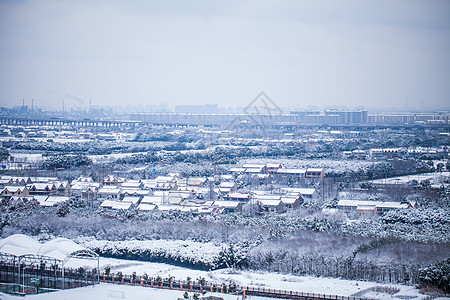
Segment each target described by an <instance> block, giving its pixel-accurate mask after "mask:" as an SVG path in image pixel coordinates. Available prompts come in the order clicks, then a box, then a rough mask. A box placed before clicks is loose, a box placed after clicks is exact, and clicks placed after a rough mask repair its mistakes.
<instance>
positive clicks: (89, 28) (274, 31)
mask: <svg viewBox="0 0 450 300" xmlns="http://www.w3.org/2000/svg"><path fill="white" fill-rule="evenodd" d="M0 82H1V83H0V105H1V106H13V105H21V104H22V99H25V104H28V105H31V99H32V98H33V99H35V104H37V105H38V106H41V107H43V106H44V105H45V106H46V107H47V108H49V107H50V106H52V105H53V106H54V107H58V108H59V107H61V105H62V101H63V100H64V101H65V103H66V104H68V105H72V106H77V105H78V106H83V105H87V104H88V103H89V99H92V103H93V105H114V104H118V105H124V104H130V105H138V104H142V105H151V104H158V103H160V102H170V103H171V104H172V105H176V104H205V103H218V104H220V105H222V106H245V105H246V104H247V103H249V102H251V101H252V100H253V98H254V97H255V96H256V95H257V94H258V93H259V92H260V91H265V92H266V93H267V94H268V95H269V96H270V97H271V98H272V99H273V101H274V102H276V103H277V104H278V105H279V106H297V107H307V106H308V105H319V106H322V105H347V106H366V107H380V106H381V107H406V103H407V102H408V104H409V106H410V107H421V106H428V107H449V106H450V1H448V0H442V1H433V0H431V1H430V0H423V1H416V0H405V1H396V0H387V1H382V0H373V1H360V0H357V1H335V0H332V1H321V0H314V1H294V0H292V1H283V0H273V1H263V0H255V1H212V0H204V1H202V0H198V1H181V0H180V1H130V0H127V1H115V0H98V1H96V0H93V1H91V0H89V1H88V0H86V1H83V0H81V1H72V0H70V1H65V0H35V1H34V0H32V1H26V0H25V1H21V0H8V1H4V0H0ZM407 99H408V100H407Z"/></svg>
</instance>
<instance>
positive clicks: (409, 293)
mask: <svg viewBox="0 0 450 300" xmlns="http://www.w3.org/2000/svg"><path fill="white" fill-rule="evenodd" d="M80 263H82V265H83V266H84V267H90V268H93V267H97V265H96V262H94V261H86V260H83V261H77V260H69V261H68V262H67V264H66V266H68V267H77V266H79V265H80ZM105 267H110V268H111V273H117V272H122V273H123V274H132V273H133V272H136V274H137V275H143V274H144V273H146V274H147V275H149V276H150V277H156V276H161V277H162V278H168V277H170V276H174V277H175V280H186V279H187V277H191V278H192V280H196V279H197V278H198V277H203V278H205V280H206V281H208V282H212V283H218V284H221V283H226V282H230V281H231V280H232V281H234V282H235V283H236V284H237V285H238V286H244V287H245V286H252V287H260V288H267V289H280V290H289V291H298V292H306V293H321V294H327V295H339V296H351V295H354V294H356V293H358V296H359V297H370V298H377V299H399V296H405V298H408V299H423V298H425V296H424V295H422V294H420V293H419V290H418V289H417V288H415V287H413V286H406V285H399V284H395V285H390V284H379V283H376V282H364V281H356V280H343V279H338V278H327V277H312V276H294V275H286V274H279V273H268V272H255V271H240V270H234V271H233V270H230V269H221V270H215V271H210V272H208V271H199V270H191V269H187V268H182V267H176V266H172V265H168V264H161V263H150V262H141V261H131V260H121V259H113V258H101V259H100V270H104V269H105ZM376 286H378V287H395V288H398V289H399V292H397V293H395V294H394V295H389V294H381V293H376V292H374V291H371V290H370V288H374V287H376ZM369 295H370V296H369ZM231 299H235V298H231ZM257 299H262V298H257Z"/></svg>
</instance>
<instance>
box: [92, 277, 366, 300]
mask: <svg viewBox="0 0 450 300" xmlns="http://www.w3.org/2000/svg"><path fill="white" fill-rule="evenodd" d="M100 281H101V282H106V283H113V284H124V285H135V286H143V287H151V288H159V289H170V290H179V291H185V292H198V293H203V292H217V293H225V294H235V295H242V297H243V298H245V297H246V296H249V295H252V296H263V297H271V298H280V299H302V300H325V299H335V300H369V298H361V297H346V296H338V295H325V294H318V293H304V292H297V291H287V290H279V289H266V288H258V287H243V286H238V285H235V284H228V285H226V284H214V283H210V282H206V281H203V280H200V281H198V280H197V281H195V280H194V281H182V280H171V279H170V278H164V279H162V278H159V277H157V278H153V277H147V276H145V277H144V276H138V275H123V274H120V273H119V274H115V275H111V274H108V275H106V274H105V273H103V274H101V275H100Z"/></svg>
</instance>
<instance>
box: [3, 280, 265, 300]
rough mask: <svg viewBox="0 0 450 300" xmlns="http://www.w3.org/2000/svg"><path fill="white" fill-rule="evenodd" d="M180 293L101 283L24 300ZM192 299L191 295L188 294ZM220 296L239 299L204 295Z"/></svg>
mask: <svg viewBox="0 0 450 300" xmlns="http://www.w3.org/2000/svg"><path fill="white" fill-rule="evenodd" d="M183 293H184V292H182V291H176V290H172V291H171V290H160V289H153V288H148V287H140V286H128V285H116V284H108V283H101V284H98V285H95V286H88V287H82V288H76V289H71V290H64V291H57V292H52V293H46V294H39V295H29V296H26V297H25V299H32V300H34V299H45V300H79V299H83V300H101V299H108V300H111V299H128V300H130V299H131V300H141V299H142V300H176V299H178V298H183ZM0 295H1V297H0V299H2V300H12V299H14V300H16V299H24V297H20V296H11V295H6V294H1V293H0ZM189 295H190V296H191V297H192V295H193V293H189ZM210 295H214V296H220V297H222V298H223V299H224V300H236V299H241V298H242V297H241V296H236V295H223V294H217V293H206V294H205V296H210ZM246 299H248V300H267V299H268V298H263V297H247V298H246Z"/></svg>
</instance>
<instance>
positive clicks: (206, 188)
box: [0, 165, 325, 214]
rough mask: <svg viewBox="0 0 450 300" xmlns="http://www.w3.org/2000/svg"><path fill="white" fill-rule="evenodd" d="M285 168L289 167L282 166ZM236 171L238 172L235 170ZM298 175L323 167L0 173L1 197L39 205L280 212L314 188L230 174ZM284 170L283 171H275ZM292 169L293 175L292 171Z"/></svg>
mask: <svg viewBox="0 0 450 300" xmlns="http://www.w3.org/2000/svg"><path fill="white" fill-rule="evenodd" d="M284 170H290V171H291V172H290V173H289V172H284V173H283V172H282V171H284ZM241 171H242V174H244V175H242V174H240V173H241ZM277 173H278V174H279V175H278V176H303V177H307V178H309V177H310V178H323V176H324V174H325V172H324V170H323V169H305V170H297V169H283V168H282V166H281V165H245V166H244V167H243V168H242V169H239V170H231V171H230V174H225V175H216V176H214V177H183V176H181V175H180V174H179V173H169V174H167V176H158V177H156V178H155V179H148V180H144V179H143V180H126V179H125V178H120V177H118V176H115V175H109V176H106V177H105V178H103V180H102V181H101V182H95V181H94V180H93V179H92V178H90V177H84V176H81V177H79V178H77V179H76V180H73V181H72V182H71V183H69V182H68V181H61V180H58V179H57V178H53V177H15V176H1V177H0V178H1V179H0V190H1V194H0V196H2V197H21V198H34V199H36V200H37V201H38V202H39V203H40V204H41V205H42V206H52V205H54V204H56V203H58V202H62V201H67V200H68V199H69V197H71V196H73V197H77V198H79V199H82V200H84V201H86V202H87V203H89V204H90V205H92V206H100V207H102V208H104V209H112V210H120V209H123V210H127V209H132V208H134V209H138V210H140V211H149V210H155V209H157V210H180V211H193V212H198V213H205V214H207V213H232V212H242V208H243V206H244V205H245V204H247V203H250V204H254V205H255V206H257V207H258V208H259V209H260V211H262V212H264V211H265V212H275V213H283V212H286V211H288V210H292V209H296V208H297V207H299V206H300V205H301V204H302V203H303V201H305V199H310V200H314V199H317V198H318V194H317V191H316V189H314V188H284V189H279V190H277V192H276V194H274V193H270V194H269V193H268V192H265V191H259V190H255V191H253V190H251V189H240V187H239V186H238V185H237V183H236V180H235V179H236V178H237V177H238V176H240V175H242V176H247V175H245V174H250V176H256V177H258V176H261V175H262V176H266V175H269V176H275V174H277ZM280 174H288V175H280ZM292 174H293V175H292Z"/></svg>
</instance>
